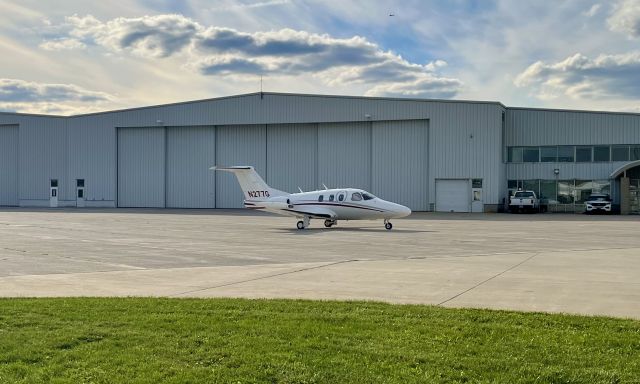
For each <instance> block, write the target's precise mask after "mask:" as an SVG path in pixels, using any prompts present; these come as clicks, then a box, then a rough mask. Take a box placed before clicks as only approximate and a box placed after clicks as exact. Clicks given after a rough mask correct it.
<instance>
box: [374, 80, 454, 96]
mask: <svg viewBox="0 0 640 384" xmlns="http://www.w3.org/2000/svg"><path fill="white" fill-rule="evenodd" d="M461 87H462V82H461V81H460V80H458V79H449V78H444V77H431V76H425V77H422V78H419V79H417V80H414V81H411V82H405V83H391V84H380V85H376V86H375V87H373V88H372V89H370V90H369V91H367V92H366V93H365V96H385V97H415V98H436V99H448V98H451V97H453V96H455V95H456V94H457V93H458V92H459V91H460V88H461Z"/></svg>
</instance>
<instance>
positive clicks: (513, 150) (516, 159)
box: [509, 147, 522, 163]
mask: <svg viewBox="0 0 640 384" xmlns="http://www.w3.org/2000/svg"><path fill="white" fill-rule="evenodd" d="M509 162H510V163H522V147H509Z"/></svg>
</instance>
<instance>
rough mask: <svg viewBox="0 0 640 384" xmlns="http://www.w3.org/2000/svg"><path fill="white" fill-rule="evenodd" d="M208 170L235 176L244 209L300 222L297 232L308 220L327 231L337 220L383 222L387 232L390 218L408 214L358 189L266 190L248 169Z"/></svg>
mask: <svg viewBox="0 0 640 384" xmlns="http://www.w3.org/2000/svg"><path fill="white" fill-rule="evenodd" d="M209 169H211V170H216V171H225V172H231V173H233V174H234V175H236V178H237V179H238V183H240V188H242V192H243V193H244V197H245V200H244V206H245V207H246V208H249V209H258V210H265V211H269V212H273V213H277V214H280V215H286V216H294V217H297V218H299V219H302V220H300V221H298V223H297V227H298V229H305V228H307V227H309V223H310V221H311V219H324V226H325V227H327V228H331V227H332V226H334V225H336V224H337V223H338V220H375V219H383V220H384V227H385V228H386V229H391V228H392V227H393V225H392V224H391V222H390V221H389V220H390V219H394V218H398V217H405V216H409V215H410V214H411V210H410V209H409V208H407V207H405V206H404V205H400V204H396V203H392V202H390V201H385V200H382V199H380V198H377V197H375V196H373V195H372V194H371V193H369V192H366V191H363V190H362V189H354V188H340V189H327V188H326V187H325V190H322V191H311V192H302V190H300V193H287V192H283V191H279V190H277V189H273V188H271V187H269V186H268V185H267V183H265V182H264V180H263V179H262V177H260V175H259V174H258V172H256V171H255V169H254V168H253V167H251V166H233V167H217V166H214V167H211V168H209Z"/></svg>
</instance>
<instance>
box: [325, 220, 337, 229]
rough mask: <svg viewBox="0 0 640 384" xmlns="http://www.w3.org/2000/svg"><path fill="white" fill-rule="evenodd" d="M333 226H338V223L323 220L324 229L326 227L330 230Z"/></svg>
mask: <svg viewBox="0 0 640 384" xmlns="http://www.w3.org/2000/svg"><path fill="white" fill-rule="evenodd" d="M334 225H338V222H337V221H335V220H329V219H327V220H325V221H324V226H325V227H327V228H331V227H333V226H334Z"/></svg>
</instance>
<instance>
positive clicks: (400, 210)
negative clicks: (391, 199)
mask: <svg viewBox="0 0 640 384" xmlns="http://www.w3.org/2000/svg"><path fill="white" fill-rule="evenodd" d="M394 211H395V213H396V214H395V215H394V216H395V217H396V218H398V217H406V216H409V215H410V214H411V210H410V209H409V208H407V207H405V206H404V205H400V204H395V206H394Z"/></svg>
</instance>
